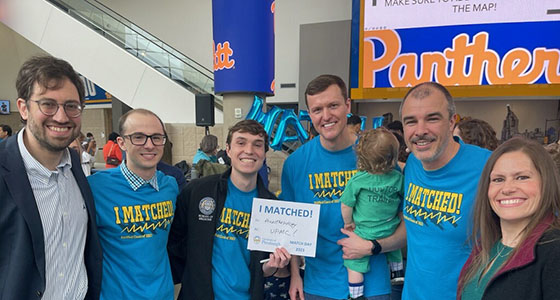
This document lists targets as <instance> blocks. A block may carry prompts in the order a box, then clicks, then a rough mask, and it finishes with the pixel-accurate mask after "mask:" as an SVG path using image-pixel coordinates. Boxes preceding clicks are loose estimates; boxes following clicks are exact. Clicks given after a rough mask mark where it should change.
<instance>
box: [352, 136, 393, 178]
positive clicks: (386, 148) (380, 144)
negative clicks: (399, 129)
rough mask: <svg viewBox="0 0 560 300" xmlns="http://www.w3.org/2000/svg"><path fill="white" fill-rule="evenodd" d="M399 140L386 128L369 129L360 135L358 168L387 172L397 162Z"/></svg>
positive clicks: (357, 149) (374, 171) (357, 147)
mask: <svg viewBox="0 0 560 300" xmlns="http://www.w3.org/2000/svg"><path fill="white" fill-rule="evenodd" d="M398 153H399V142H398V141H397V138H395V136H394V135H393V133H391V132H390V131H389V130H387V129H385V128H377V129H368V130H366V131H364V132H363V133H362V134H361V135H360V140H359V141H358V144H357V145H356V155H357V156H358V170H360V171H366V172H369V173H372V174H375V173H387V172H389V171H391V170H392V169H393V168H394V167H395V164H396V163H397V159H398Z"/></svg>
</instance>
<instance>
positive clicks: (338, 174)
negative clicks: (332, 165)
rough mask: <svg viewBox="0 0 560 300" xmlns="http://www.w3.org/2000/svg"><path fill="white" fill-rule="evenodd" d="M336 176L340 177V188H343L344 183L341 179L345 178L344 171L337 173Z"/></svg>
mask: <svg viewBox="0 0 560 300" xmlns="http://www.w3.org/2000/svg"><path fill="white" fill-rule="evenodd" d="M336 176H337V177H338V186H340V187H343V186H344V181H343V180H342V179H341V178H342V176H344V171H340V172H336Z"/></svg>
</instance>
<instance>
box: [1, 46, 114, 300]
mask: <svg viewBox="0 0 560 300" xmlns="http://www.w3.org/2000/svg"><path fill="white" fill-rule="evenodd" d="M16 88H17V91H18V100H17V107H18V110H19V112H20V116H21V119H22V122H23V123H24V124H25V127H24V128H23V129H22V130H21V131H20V132H19V133H18V134H16V135H14V136H12V137H10V138H8V139H7V140H4V141H2V142H1V143H0V299H3V300H12V299H14V300H15V299H17V300H21V299H41V298H43V297H44V298H45V299H99V293H100V288H101V272H102V265H101V263H102V260H103V257H102V252H101V246H100V243H99V237H98V235H97V225H96V222H95V207H94V203H93V197H92V194H91V190H90V188H89V186H88V183H87V180H86V178H85V176H84V174H83V172H82V168H81V165H80V159H79V157H78V155H77V153H76V152H75V151H73V150H71V151H70V150H69V149H68V148H67V147H68V145H69V144H70V143H71V142H72V141H73V140H74V139H75V138H76V137H77V136H78V134H79V132H80V128H81V113H82V110H83V105H84V86H83V83H82V81H81V79H80V77H79V76H78V75H77V74H76V72H75V71H74V70H73V68H72V66H70V64H68V63H67V62H65V61H63V60H60V59H56V58H54V57H50V56H44V57H34V58H31V59H30V60H28V61H26V62H25V63H24V64H23V66H22V68H21V69H20V71H19V74H18V77H17V80H16Z"/></svg>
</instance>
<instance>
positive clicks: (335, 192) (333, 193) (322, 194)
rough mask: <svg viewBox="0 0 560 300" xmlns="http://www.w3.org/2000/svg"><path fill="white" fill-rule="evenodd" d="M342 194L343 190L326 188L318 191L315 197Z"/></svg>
mask: <svg viewBox="0 0 560 300" xmlns="http://www.w3.org/2000/svg"><path fill="white" fill-rule="evenodd" d="M341 195H342V190H331V191H330V192H326V191H325V190H322V191H321V192H316V193H315V195H314V197H318V198H324V197H327V196H328V197H332V196H339V197H340V196H341Z"/></svg>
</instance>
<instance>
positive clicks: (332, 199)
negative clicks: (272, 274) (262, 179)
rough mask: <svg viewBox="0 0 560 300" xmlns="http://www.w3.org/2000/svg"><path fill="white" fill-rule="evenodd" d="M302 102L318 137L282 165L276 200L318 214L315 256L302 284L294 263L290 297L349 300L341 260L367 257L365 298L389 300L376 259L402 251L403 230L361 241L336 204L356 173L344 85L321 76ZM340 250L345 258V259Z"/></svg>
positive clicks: (385, 276) (382, 262)
mask: <svg viewBox="0 0 560 300" xmlns="http://www.w3.org/2000/svg"><path fill="white" fill-rule="evenodd" d="M305 97H306V104H307V107H308V109H309V115H310V117H311V121H312V123H313V127H314V128H315V129H316V130H317V132H318V133H319V137H316V138H314V139H312V140H311V141H309V142H307V143H306V144H304V145H303V146H301V147H300V148H298V149H297V150H296V151H295V152H294V153H292V154H291V155H290V156H289V157H288V158H287V159H286V161H285V163H284V167H283V170H282V194H281V195H280V198H282V199H284V200H287V201H296V202H303V203H315V204H320V205H321V213H320V218H319V232H318V236H317V251H316V256H315V257H313V258H306V259H305V263H306V266H305V278H304V280H302V278H301V277H300V276H299V272H298V259H297V258H294V259H293V263H292V264H291V283H290V296H291V298H292V299H296V297H298V296H299V297H300V298H303V297H305V299H347V297H348V292H349V291H348V275H347V271H346V268H345V267H344V265H343V258H348V259H355V258H361V257H364V256H371V258H370V265H371V270H370V272H367V273H365V274H364V287H365V290H364V295H365V298H366V299H368V300H373V299H375V300H378V299H388V298H389V293H390V291H391V286H390V281H389V279H390V274H389V270H388V267H387V261H386V258H385V255H384V254H380V253H381V252H382V251H381V250H383V252H386V251H391V250H395V249H400V248H401V247H402V246H403V242H404V235H405V233H404V225H403V224H402V222H401V225H399V228H398V229H397V231H396V232H395V233H394V234H393V235H391V236H390V237H388V238H384V239H380V240H378V241H377V240H374V241H364V240H362V239H360V238H359V237H358V236H357V235H356V234H354V233H353V232H350V231H347V230H344V229H343V227H344V222H343V220H342V214H341V210H340V199H339V198H340V195H341V194H342V191H343V190H344V187H345V186H346V183H347V182H348V180H350V178H351V177H352V175H354V174H355V173H356V171H357V170H356V154H355V153H354V150H353V149H352V146H353V145H354V144H355V142H356V139H357V136H356V135H355V134H354V133H352V132H350V131H349V130H347V128H346V122H347V119H346V116H347V114H348V113H349V112H350V99H349V98H348V96H347V90H346V84H345V83H344V81H343V80H342V79H340V78H339V77H338V76H335V75H321V76H319V77H317V78H315V79H313V80H312V81H311V82H310V83H309V84H308V86H307V89H306V91H305ZM356 241H358V243H356ZM360 242H361V243H360ZM360 245H361V246H364V245H365V247H368V248H367V249H366V250H367V251H366V252H367V253H362V254H361V255H357V254H356V253H358V252H359V250H360V249H359V248H357V247H358V246H360ZM343 250H344V251H345V252H346V254H345V255H344V256H343ZM372 254H380V255H372ZM362 297H363V296H362Z"/></svg>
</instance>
